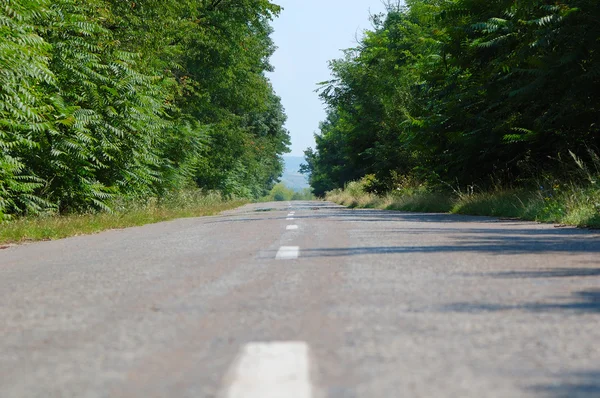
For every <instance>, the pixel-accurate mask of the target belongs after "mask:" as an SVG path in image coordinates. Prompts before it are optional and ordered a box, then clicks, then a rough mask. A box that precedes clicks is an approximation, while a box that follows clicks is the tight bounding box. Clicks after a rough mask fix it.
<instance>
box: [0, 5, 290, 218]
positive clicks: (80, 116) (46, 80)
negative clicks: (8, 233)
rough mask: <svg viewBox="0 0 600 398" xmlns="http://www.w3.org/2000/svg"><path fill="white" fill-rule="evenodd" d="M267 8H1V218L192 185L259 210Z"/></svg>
mask: <svg viewBox="0 0 600 398" xmlns="http://www.w3.org/2000/svg"><path fill="white" fill-rule="evenodd" d="M279 11H280V8H279V7H278V6H277V5H275V4H273V3H271V2H270V1H268V0H235V1H233V0H135V1H122V0H86V1H78V0H51V1H50V0H1V3H0V219H1V218H2V217H3V214H4V215H5V216H6V215H15V214H17V215H18V214H31V213H37V212H42V211H48V210H50V211H59V212H70V211H82V210H89V209H94V208H95V209H99V208H100V209H102V208H106V207H107V204H108V203H110V202H111V200H113V199H114V198H120V197H127V198H142V199H143V198H147V197H149V196H153V197H161V196H162V195H164V194H165V193H168V192H172V191H173V190H178V189H182V188H183V187H187V186H190V185H192V186H193V185H196V186H198V187H200V188H202V189H206V190H217V191H220V192H222V193H223V194H224V195H230V196H238V197H262V196H264V195H265V194H267V193H268V192H269V190H270V189H271V188H272V186H273V185H274V183H275V182H276V180H277V178H278V177H279V176H280V174H281V172H282V167H283V166H282V159H281V154H282V153H285V152H287V147H288V145H289V135H288V132H287V131H286V130H285V129H284V128H283V124H284V121H285V115H284V110H283V108H282V106H281V103H280V99H279V98H278V97H277V96H276V95H275V93H274V91H273V88H272V87H271V84H270V82H269V81H268V79H267V78H266V77H265V72H266V71H270V70H271V66H270V64H269V57H270V56H271V54H272V53H273V51H274V45H273V43H272V41H271V39H270V34H271V31H272V30H271V27H270V21H271V19H272V18H273V17H274V16H276V15H277V14H278V13H279Z"/></svg>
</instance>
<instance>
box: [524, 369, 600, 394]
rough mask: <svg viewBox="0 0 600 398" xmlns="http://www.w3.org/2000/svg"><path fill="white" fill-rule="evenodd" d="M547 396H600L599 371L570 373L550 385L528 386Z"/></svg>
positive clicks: (531, 389)
mask: <svg viewBox="0 0 600 398" xmlns="http://www.w3.org/2000/svg"><path fill="white" fill-rule="evenodd" d="M529 390H530V391H533V392H536V393H539V394H540V395H541V396H543V397H548V398H598V397H600V371H590V372H577V373H570V374H567V375H564V376H562V377H560V378H559V379H558V380H556V382H555V383H553V384H550V385H537V386H533V387H531V388H529Z"/></svg>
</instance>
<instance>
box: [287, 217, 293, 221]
mask: <svg viewBox="0 0 600 398" xmlns="http://www.w3.org/2000/svg"><path fill="white" fill-rule="evenodd" d="M285 221H294V217H288V218H286V219H285Z"/></svg>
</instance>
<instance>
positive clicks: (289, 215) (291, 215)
mask: <svg viewBox="0 0 600 398" xmlns="http://www.w3.org/2000/svg"><path fill="white" fill-rule="evenodd" d="M294 214H295V213H290V214H288V215H287V216H288V217H294Z"/></svg>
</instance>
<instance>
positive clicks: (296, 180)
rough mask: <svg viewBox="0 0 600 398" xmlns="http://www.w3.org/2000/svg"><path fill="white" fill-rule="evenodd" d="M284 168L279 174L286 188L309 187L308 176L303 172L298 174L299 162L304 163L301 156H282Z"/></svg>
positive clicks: (299, 189) (297, 189)
mask: <svg viewBox="0 0 600 398" xmlns="http://www.w3.org/2000/svg"><path fill="white" fill-rule="evenodd" d="M283 160H284V161H285V169H284V171H283V175H282V176H281V182H282V183H284V184H285V185H286V186H287V187H288V188H290V189H293V190H294V191H301V190H303V189H305V188H310V186H309V185H308V178H306V176H305V175H304V174H300V171H299V170H300V164H302V163H304V157H302V156H284V157H283Z"/></svg>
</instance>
